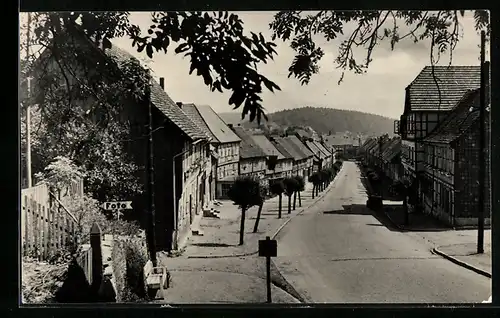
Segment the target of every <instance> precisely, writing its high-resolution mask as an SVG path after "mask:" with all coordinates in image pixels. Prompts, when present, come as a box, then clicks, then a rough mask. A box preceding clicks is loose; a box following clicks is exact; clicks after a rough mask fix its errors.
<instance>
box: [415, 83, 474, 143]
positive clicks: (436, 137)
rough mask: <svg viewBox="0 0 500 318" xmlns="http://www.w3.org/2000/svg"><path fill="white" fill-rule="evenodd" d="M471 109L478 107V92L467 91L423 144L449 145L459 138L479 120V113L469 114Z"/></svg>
mask: <svg viewBox="0 0 500 318" xmlns="http://www.w3.org/2000/svg"><path fill="white" fill-rule="evenodd" d="M471 107H479V90H478V89H476V90H473V91H468V92H467V93H465V94H464V95H463V97H462V99H461V100H460V101H459V102H458V103H457V106H456V107H455V108H454V109H453V110H452V111H451V113H450V114H449V115H448V116H447V117H446V118H445V119H444V120H443V121H442V122H441V123H440V124H439V126H437V127H436V128H435V129H434V130H433V131H432V132H431V133H430V134H429V135H427V137H426V138H425V139H424V142H430V143H451V142H453V141H454V140H456V139H457V138H458V137H460V136H461V135H462V134H463V133H464V132H465V131H467V129H469V128H470V127H471V126H472V124H473V123H474V122H475V121H476V120H478V119H479V111H473V112H470V108H471Z"/></svg>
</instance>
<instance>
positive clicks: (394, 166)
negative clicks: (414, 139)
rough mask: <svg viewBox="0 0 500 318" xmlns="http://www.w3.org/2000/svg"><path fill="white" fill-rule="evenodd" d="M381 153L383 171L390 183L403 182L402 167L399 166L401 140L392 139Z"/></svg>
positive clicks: (397, 138)
mask: <svg viewBox="0 0 500 318" xmlns="http://www.w3.org/2000/svg"><path fill="white" fill-rule="evenodd" d="M387 143H388V145H387V147H385V150H384V151H383V153H382V163H383V166H382V167H383V168H382V169H383V171H384V173H385V175H386V176H387V177H389V179H391V180H392V181H402V180H403V173H404V171H403V165H402V164H401V138H399V137H393V138H392V139H390V140H389V141H388V142H387Z"/></svg>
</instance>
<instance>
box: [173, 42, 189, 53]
mask: <svg viewBox="0 0 500 318" xmlns="http://www.w3.org/2000/svg"><path fill="white" fill-rule="evenodd" d="M190 48H191V46H190V45H189V44H188V43H181V44H179V46H178V47H176V48H175V53H177V54H179V53H182V52H186V51H187V50H189V49H190Z"/></svg>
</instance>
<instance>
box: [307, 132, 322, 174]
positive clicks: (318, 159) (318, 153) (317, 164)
mask: <svg viewBox="0 0 500 318" xmlns="http://www.w3.org/2000/svg"><path fill="white" fill-rule="evenodd" d="M303 142H304V145H306V146H307V148H309V150H310V151H311V152H312V153H313V154H314V155H315V157H316V160H314V161H313V168H314V171H315V172H316V171H320V170H321V169H323V168H324V167H325V159H326V157H327V155H326V154H325V153H324V152H323V151H321V150H320V149H319V148H318V145H317V144H316V142H314V141H311V140H304V141H303Z"/></svg>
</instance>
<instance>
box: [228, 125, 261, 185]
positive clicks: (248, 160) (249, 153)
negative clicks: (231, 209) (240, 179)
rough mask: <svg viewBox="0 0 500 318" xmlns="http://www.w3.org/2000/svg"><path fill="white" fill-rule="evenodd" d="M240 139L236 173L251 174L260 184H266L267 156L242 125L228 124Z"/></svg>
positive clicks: (241, 174)
mask: <svg viewBox="0 0 500 318" xmlns="http://www.w3.org/2000/svg"><path fill="white" fill-rule="evenodd" d="M228 126H229V127H230V128H231V129H232V130H233V131H234V132H235V134H236V135H237V136H238V137H239V138H240V139H241V143H240V161H239V170H238V174H239V175H240V176H253V177H255V178H257V179H258V180H259V182H260V183H261V185H263V186H267V183H268V181H267V177H266V170H267V156H266V154H265V153H264V151H263V150H262V149H261V148H260V147H259V146H258V145H257V144H256V143H255V142H254V140H253V139H252V138H251V137H250V135H251V133H250V132H248V131H246V130H245V129H244V128H243V127H240V126H232V125H231V124H229V125H228Z"/></svg>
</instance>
